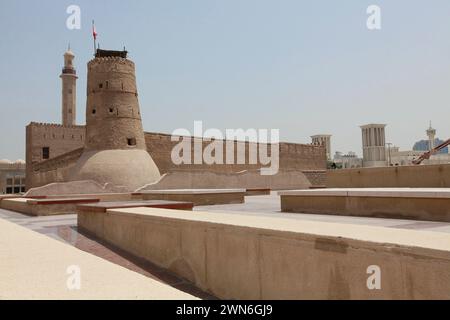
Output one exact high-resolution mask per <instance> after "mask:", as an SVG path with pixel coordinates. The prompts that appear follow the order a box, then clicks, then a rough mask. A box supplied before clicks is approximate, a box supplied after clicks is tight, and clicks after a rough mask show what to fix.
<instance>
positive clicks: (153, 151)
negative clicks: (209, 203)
mask: <svg viewBox="0 0 450 320" xmlns="http://www.w3.org/2000/svg"><path fill="white" fill-rule="evenodd" d="M171 138H172V136H171V135H169V134H161V133H150V132H147V133H145V141H146V144H147V150H148V152H149V153H150V155H151V156H152V158H153V160H154V161H155V163H156V165H157V166H158V168H159V170H160V172H161V173H162V174H164V173H166V172H169V171H172V170H200V169H204V170H209V171H213V172H240V171H243V170H255V169H259V168H261V167H267V165H266V166H264V165H262V164H261V163H260V162H259V160H258V162H257V164H250V161H249V160H250V150H253V149H252V148H253V147H255V148H257V149H259V146H258V145H257V144H256V143H249V142H236V141H235V142H234V159H235V160H237V159H238V153H241V154H242V152H239V147H238V144H242V145H244V146H245V148H243V149H241V150H244V152H243V153H244V157H242V158H243V159H245V163H244V164H238V163H236V161H235V164H232V165H231V164H214V165H208V164H196V165H195V164H190V165H189V164H181V165H175V164H174V163H173V162H172V160H171V153H172V149H173V147H174V146H175V145H177V144H178V143H179V141H181V140H178V139H176V140H175V141H171ZM193 141H194V138H192V144H191V155H193V154H194V142H193ZM209 143H210V142H209V141H203V150H204V148H205V147H206V146H207V145H208V144H209ZM223 147H224V150H223V154H224V155H226V150H225V148H226V143H223ZM270 149H271V148H267V150H268V154H269V156H270V155H271V153H270ZM239 155H240V154H239ZM279 167H280V169H287V170H291V169H297V170H299V171H301V170H325V169H326V154H325V148H323V147H321V146H313V145H308V144H298V143H284V142H283V143H280V144H279Z"/></svg>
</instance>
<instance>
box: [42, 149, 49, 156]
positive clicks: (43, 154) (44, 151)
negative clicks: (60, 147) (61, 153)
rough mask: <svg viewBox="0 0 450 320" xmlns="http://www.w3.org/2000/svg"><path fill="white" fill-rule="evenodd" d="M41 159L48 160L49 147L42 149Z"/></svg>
mask: <svg viewBox="0 0 450 320" xmlns="http://www.w3.org/2000/svg"><path fill="white" fill-rule="evenodd" d="M42 159H50V148H49V147H43V148H42Z"/></svg>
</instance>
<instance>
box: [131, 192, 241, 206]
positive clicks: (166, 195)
mask: <svg viewBox="0 0 450 320" xmlns="http://www.w3.org/2000/svg"><path fill="white" fill-rule="evenodd" d="M245 193H246V190H245V189H167V190H146V191H142V192H137V193H133V196H134V197H140V198H141V199H143V200H170V201H188V202H192V203H194V205H195V206H202V205H215V204H232V203H244V197H245Z"/></svg>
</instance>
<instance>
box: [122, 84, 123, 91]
mask: <svg viewBox="0 0 450 320" xmlns="http://www.w3.org/2000/svg"><path fill="white" fill-rule="evenodd" d="M122 91H123V82H122Z"/></svg>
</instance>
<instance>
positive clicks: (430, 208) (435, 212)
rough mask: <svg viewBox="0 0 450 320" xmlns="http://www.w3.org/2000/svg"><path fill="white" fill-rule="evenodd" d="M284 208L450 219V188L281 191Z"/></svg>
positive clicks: (312, 211)
mask: <svg viewBox="0 0 450 320" xmlns="http://www.w3.org/2000/svg"><path fill="white" fill-rule="evenodd" d="M278 194H279V195H280V197H281V211H283V212H295V213H311V214H330V215H345V216H361V217H383V218H401V219H415V220H427V221H444V222H450V188H342V189H322V190H290V191H280V192H278Z"/></svg>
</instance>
